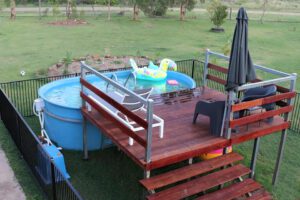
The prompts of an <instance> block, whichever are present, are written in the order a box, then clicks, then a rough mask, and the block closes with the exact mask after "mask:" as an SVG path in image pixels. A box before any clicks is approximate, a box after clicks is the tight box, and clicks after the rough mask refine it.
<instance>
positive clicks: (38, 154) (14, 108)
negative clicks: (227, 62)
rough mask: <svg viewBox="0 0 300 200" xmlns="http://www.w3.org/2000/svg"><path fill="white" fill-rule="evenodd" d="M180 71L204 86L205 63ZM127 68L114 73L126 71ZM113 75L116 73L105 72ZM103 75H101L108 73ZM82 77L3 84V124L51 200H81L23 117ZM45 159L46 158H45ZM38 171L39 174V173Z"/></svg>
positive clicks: (299, 127)
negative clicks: (56, 88) (62, 84)
mask: <svg viewBox="0 0 300 200" xmlns="http://www.w3.org/2000/svg"><path fill="white" fill-rule="evenodd" d="M177 66H178V71H179V72H182V73H185V74H187V75H189V76H191V77H192V78H193V79H194V80H195V81H196V84H197V86H201V85H202V84H203V69H204V62H202V61H199V60H193V59H189V60H181V61H177ZM127 69H128V68H123V69H115V70H127ZM105 71H109V72H111V71H114V70H105ZM105 71H102V72H105ZM209 73H210V74H212V75H215V76H217V77H220V78H222V79H226V77H225V76H226V75H225V74H223V73H221V72H217V71H210V72H209ZM79 75H80V74H79V73H75V74H69V75H61V76H52V77H44V78H36V79H30V80H24V81H14V82H7V83H0V89H1V90H0V115H1V119H2V121H3V123H4V124H5V126H6V128H7V129H8V131H9V133H10V134H11V136H12V138H13V140H14V142H15V143H16V146H17V147H18V149H19V150H20V152H21V153H22V154H23V156H24V159H25V161H26V162H27V163H28V165H29V167H30V169H31V170H32V172H33V174H34V175H35V177H36V178H37V180H38V182H39V183H40V185H41V187H42V188H43V190H44V192H45V194H46V195H47V197H48V198H52V199H71V200H73V199H82V197H81V196H80V195H79V193H78V192H77V191H76V190H75V189H74V188H73V186H72V185H71V183H70V182H69V181H68V180H66V179H65V178H64V176H63V175H62V173H61V172H60V171H59V169H58V168H57V167H56V166H55V164H54V163H53V161H52V160H51V158H49V156H47V154H45V152H43V151H42V149H43V148H41V144H40V142H39V139H38V138H37V137H36V134H35V133H34V132H33V131H32V129H31V128H30V127H29V125H28V123H27V122H26V121H25V119H24V117H29V116H33V111H32V103H33V101H34V99H36V98H37V97H38V93H37V92H38V89H39V88H40V87H41V86H42V85H44V84H46V83H49V82H51V81H54V80H59V79H64V78H70V77H76V76H79ZM207 84H208V86H209V87H210V88H213V89H216V90H219V91H224V86H223V85H221V84H218V83H216V82H214V81H209V80H208V83H207ZM299 96H300V94H299V93H298V94H297V96H296V99H295V109H294V112H293V115H292V117H293V122H292V124H291V129H292V130H293V131H297V132H300V124H299V119H300V113H299V111H300V100H299V98H300V97H299ZM45 155H46V156H45ZM37 169H39V170H37Z"/></svg>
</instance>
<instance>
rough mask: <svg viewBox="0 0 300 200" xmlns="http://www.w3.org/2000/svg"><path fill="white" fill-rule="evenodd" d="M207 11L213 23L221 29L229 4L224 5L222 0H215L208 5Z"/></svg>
mask: <svg viewBox="0 0 300 200" xmlns="http://www.w3.org/2000/svg"><path fill="white" fill-rule="evenodd" d="M207 12H208V14H209V18H210V20H211V21H212V23H213V24H214V25H215V26H216V28H217V29H221V25H222V24H224V22H225V18H226V17H227V6H225V5H223V4H222V3H221V2H220V0H213V1H212V2H211V3H210V4H209V5H208V7H207Z"/></svg>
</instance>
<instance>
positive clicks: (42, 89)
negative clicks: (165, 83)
mask: <svg viewBox="0 0 300 200" xmlns="http://www.w3.org/2000/svg"><path fill="white" fill-rule="evenodd" d="M130 72H132V70H122V71H113V72H105V73H103V74H105V75H106V76H110V75H112V74H115V73H130ZM168 73H170V74H174V73H178V74H180V76H181V77H182V78H184V79H185V80H188V85H189V89H192V88H195V87H196V82H195V80H194V79H193V78H192V77H190V76H188V75H186V74H184V73H181V72H175V71H168ZM86 78H87V79H88V80H91V79H92V80H94V79H95V78H97V77H96V75H94V74H91V75H87V76H86ZM99 79H101V78H99ZM79 80H80V76H78V77H72V78H65V79H60V80H56V81H53V82H50V83H47V84H45V85H43V86H42V87H40V88H39V89H38V96H39V97H40V98H42V99H43V100H44V101H46V102H47V103H50V104H54V105H55V106H58V107H62V108H68V109H74V110H77V109H80V107H74V106H65V105H61V104H57V103H56V102H53V101H50V100H48V98H47V97H46V96H45V95H46V94H47V92H48V90H50V89H52V88H53V87H56V86H60V85H62V84H65V85H66V84H68V83H69V84H72V83H74V82H79ZM178 91H179V90H178ZM165 93H168V92H165ZM161 94H163V93H161Z"/></svg>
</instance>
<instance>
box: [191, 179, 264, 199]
mask: <svg viewBox="0 0 300 200" xmlns="http://www.w3.org/2000/svg"><path fill="white" fill-rule="evenodd" d="M261 187H262V186H261V185H260V184H259V183H257V182H255V181H254V180H253V179H246V180H243V181H242V182H239V183H235V184H232V185H230V186H228V187H226V188H223V189H221V190H217V191H215V192H212V193H208V194H206V195H203V196H201V197H199V198H196V199H195V200H216V199H222V200H231V199H235V198H238V197H240V196H242V195H244V194H247V193H249V192H253V191H255V190H258V189H259V188H261Z"/></svg>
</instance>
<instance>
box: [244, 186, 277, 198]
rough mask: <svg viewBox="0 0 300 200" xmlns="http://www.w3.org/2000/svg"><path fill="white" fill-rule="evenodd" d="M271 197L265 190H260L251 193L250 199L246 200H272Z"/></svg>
mask: <svg viewBox="0 0 300 200" xmlns="http://www.w3.org/2000/svg"><path fill="white" fill-rule="evenodd" d="M272 199H273V198H272V196H271V194H270V193H269V192H267V191H266V190H265V189H260V190H258V191H256V192H255V193H253V195H252V196H251V197H248V198H247V199H246V200H272Z"/></svg>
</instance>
